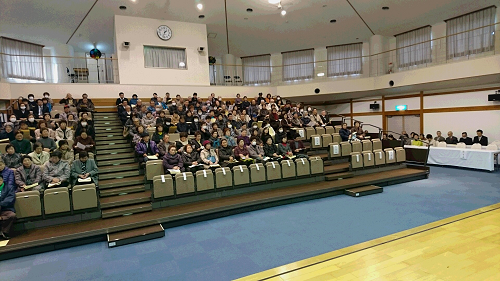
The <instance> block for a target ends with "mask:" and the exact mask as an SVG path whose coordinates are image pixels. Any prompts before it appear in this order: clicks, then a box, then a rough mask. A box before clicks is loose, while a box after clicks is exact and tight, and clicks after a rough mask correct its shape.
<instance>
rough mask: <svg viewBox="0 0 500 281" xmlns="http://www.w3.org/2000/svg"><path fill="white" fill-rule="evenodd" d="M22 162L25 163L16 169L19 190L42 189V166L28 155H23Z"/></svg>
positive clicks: (15, 176) (15, 175)
mask: <svg viewBox="0 0 500 281" xmlns="http://www.w3.org/2000/svg"><path fill="white" fill-rule="evenodd" d="M21 162H22V163H23V164H22V166H21V167H19V168H17V169H16V170H15V171H14V178H15V181H16V185H17V192H24V191H31V190H36V191H42V189H43V182H42V169H41V168H40V166H38V165H35V164H33V161H32V160H31V157H30V156H28V155H24V156H23V157H21ZM35 184H36V185H35Z"/></svg>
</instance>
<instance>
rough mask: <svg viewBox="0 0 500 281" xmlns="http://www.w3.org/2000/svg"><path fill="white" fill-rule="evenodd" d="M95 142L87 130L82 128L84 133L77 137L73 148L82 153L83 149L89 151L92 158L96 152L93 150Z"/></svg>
mask: <svg viewBox="0 0 500 281" xmlns="http://www.w3.org/2000/svg"><path fill="white" fill-rule="evenodd" d="M94 145H95V142H94V140H93V139H92V137H91V136H89V135H88V134H87V131H86V130H82V133H81V135H80V136H79V137H76V139H75V144H73V150H74V152H75V154H76V153H80V152H82V151H87V152H89V156H90V158H94V154H92V153H91V152H92V151H94Z"/></svg>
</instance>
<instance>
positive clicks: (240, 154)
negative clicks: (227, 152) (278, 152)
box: [234, 139, 254, 164]
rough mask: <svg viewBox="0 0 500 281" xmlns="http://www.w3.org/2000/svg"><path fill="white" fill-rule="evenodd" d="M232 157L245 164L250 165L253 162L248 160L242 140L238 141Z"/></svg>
mask: <svg viewBox="0 0 500 281" xmlns="http://www.w3.org/2000/svg"><path fill="white" fill-rule="evenodd" d="M234 157H235V158H236V160H238V161H244V162H245V163H248V164H252V163H253V162H254V160H253V159H252V158H250V153H249V152H248V148H247V146H246V145H245V140H244V139H238V145H237V146H236V147H235V148H234Z"/></svg>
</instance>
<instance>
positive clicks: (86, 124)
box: [75, 112, 95, 138]
mask: <svg viewBox="0 0 500 281" xmlns="http://www.w3.org/2000/svg"><path fill="white" fill-rule="evenodd" d="M88 117H89V115H88V113H86V112H85V113H82V117H81V119H80V122H79V123H78V125H77V126H76V129H75V138H76V137H79V136H80V135H81V134H82V131H83V130H85V131H87V135H89V136H90V137H92V138H95V128H94V123H93V122H92V120H89V119H88Z"/></svg>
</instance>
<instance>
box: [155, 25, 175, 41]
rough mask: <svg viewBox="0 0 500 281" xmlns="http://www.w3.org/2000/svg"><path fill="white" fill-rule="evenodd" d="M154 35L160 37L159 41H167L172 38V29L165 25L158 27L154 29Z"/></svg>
mask: <svg viewBox="0 0 500 281" xmlns="http://www.w3.org/2000/svg"><path fill="white" fill-rule="evenodd" d="M156 34H158V37H160V39H161V40H165V41H166V40H168V39H170V38H172V29H170V27H168V26H166V25H160V26H158V28H157V29H156Z"/></svg>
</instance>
